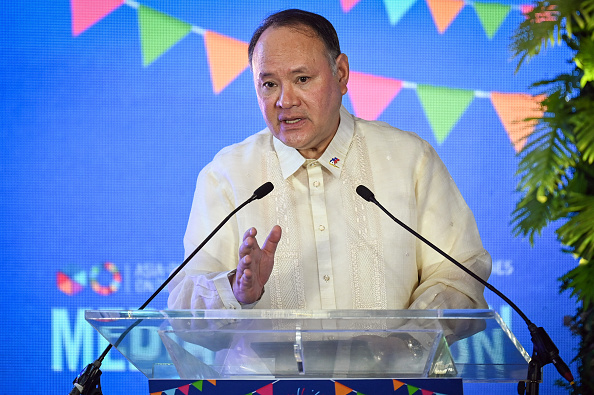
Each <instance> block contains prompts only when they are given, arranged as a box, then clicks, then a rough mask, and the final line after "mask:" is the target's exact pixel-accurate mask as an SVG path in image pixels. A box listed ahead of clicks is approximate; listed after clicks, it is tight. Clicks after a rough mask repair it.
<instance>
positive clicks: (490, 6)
mask: <svg viewBox="0 0 594 395" xmlns="http://www.w3.org/2000/svg"><path fill="white" fill-rule="evenodd" d="M472 4H473V6H474V9H475V11H476V14H477V15H478V17H479V19H480V21H481V24H482V25H483V29H485V33H487V37H489V38H490V39H491V38H493V36H494V35H495V33H496V32H497V30H498V29H499V27H500V26H501V24H502V23H503V20H504V19H505V18H506V17H507V14H509V11H510V10H511V6H509V5H505V4H499V3H480V2H478V1H475V2H474V3H472Z"/></svg>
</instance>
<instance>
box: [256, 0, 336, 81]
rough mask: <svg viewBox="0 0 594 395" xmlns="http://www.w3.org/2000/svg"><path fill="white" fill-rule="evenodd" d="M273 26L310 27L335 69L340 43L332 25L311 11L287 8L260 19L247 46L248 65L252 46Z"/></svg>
mask: <svg viewBox="0 0 594 395" xmlns="http://www.w3.org/2000/svg"><path fill="white" fill-rule="evenodd" d="M270 27H272V28H275V27H294V28H300V27H306V28H309V29H311V30H312V31H313V32H314V33H315V34H316V35H317V36H318V38H319V39H320V40H322V42H323V43H324V46H325V47H326V54H327V56H328V61H329V62H330V66H331V67H332V70H333V71H335V70H336V58H337V57H338V55H340V54H341V52H340V43H339V42H338V35H337V34H336V30H334V26H332V24H331V23H330V21H328V19H326V18H324V17H323V16H321V15H318V14H314V13H313V12H308V11H303V10H298V9H294V8H293V9H289V10H284V11H280V12H277V13H275V14H272V15H270V16H268V17H267V18H266V19H264V20H263V21H262V23H261V24H260V26H259V27H258V28H257V29H256V31H255V32H254V34H253V35H252V39H251V40H250V45H249V47H248V59H249V62H250V67H252V57H253V55H254V48H255V47H256V43H257V42H258V40H259V39H260V36H261V35H262V33H264V31H265V30H266V29H268V28H270Z"/></svg>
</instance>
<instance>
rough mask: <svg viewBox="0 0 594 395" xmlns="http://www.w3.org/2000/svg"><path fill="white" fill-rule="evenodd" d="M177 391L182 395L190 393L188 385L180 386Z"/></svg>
mask: <svg viewBox="0 0 594 395" xmlns="http://www.w3.org/2000/svg"><path fill="white" fill-rule="evenodd" d="M177 389H178V390H180V391H181V392H182V393H183V394H185V395H188V392H190V384H186V385H182V386H181V387H178V388H177Z"/></svg>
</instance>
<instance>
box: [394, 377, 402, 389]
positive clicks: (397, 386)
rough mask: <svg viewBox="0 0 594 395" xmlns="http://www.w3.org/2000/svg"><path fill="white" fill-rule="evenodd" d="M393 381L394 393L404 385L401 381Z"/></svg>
mask: <svg viewBox="0 0 594 395" xmlns="http://www.w3.org/2000/svg"><path fill="white" fill-rule="evenodd" d="M392 381H394V391H396V390H397V389H398V388H400V387H402V386H403V385H404V383H403V382H402V381H398V380H394V379H393V380H392Z"/></svg>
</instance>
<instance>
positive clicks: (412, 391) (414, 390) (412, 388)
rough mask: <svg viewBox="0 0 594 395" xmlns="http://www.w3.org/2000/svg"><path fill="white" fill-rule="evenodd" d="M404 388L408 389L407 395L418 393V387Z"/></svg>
mask: <svg viewBox="0 0 594 395" xmlns="http://www.w3.org/2000/svg"><path fill="white" fill-rule="evenodd" d="M406 387H407V388H408V395H413V394H414V393H415V392H417V391H418V389H419V388H418V387H414V386H412V385H408V384H407V385H406Z"/></svg>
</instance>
